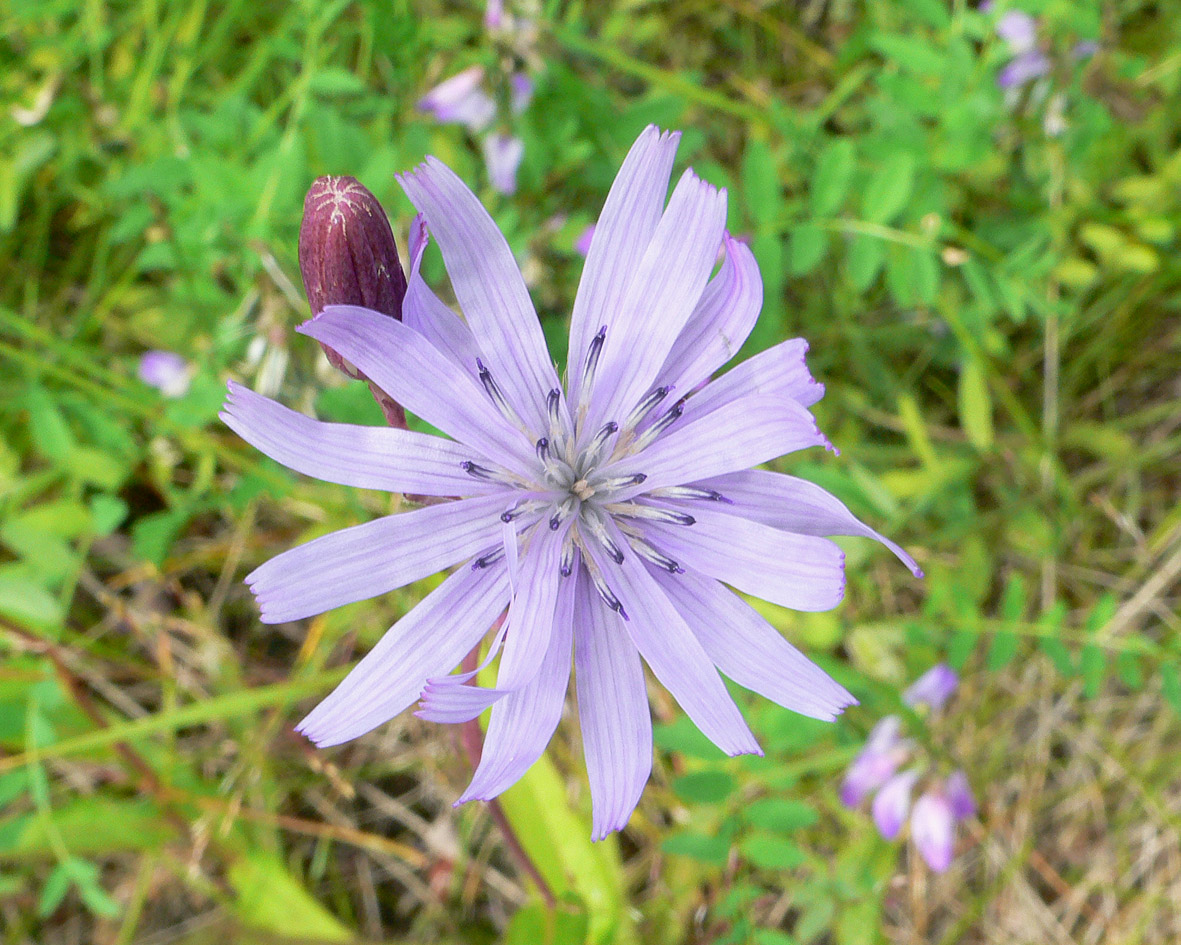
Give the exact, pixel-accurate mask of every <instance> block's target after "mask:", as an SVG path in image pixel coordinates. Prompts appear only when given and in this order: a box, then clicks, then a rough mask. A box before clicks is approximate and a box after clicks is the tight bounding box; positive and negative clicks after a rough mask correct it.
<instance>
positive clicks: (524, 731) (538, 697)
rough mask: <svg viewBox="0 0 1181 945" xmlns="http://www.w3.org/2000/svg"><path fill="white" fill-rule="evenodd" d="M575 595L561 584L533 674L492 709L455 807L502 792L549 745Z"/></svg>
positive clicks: (565, 677)
mask: <svg viewBox="0 0 1181 945" xmlns="http://www.w3.org/2000/svg"><path fill="white" fill-rule="evenodd" d="M574 592H575V588H574V582H573V581H563V582H562V584H561V590H560V592H559V594H558V602H557V606H556V608H555V611H554V618H553V624H554V627H553V633H552V634H551V636H550V639H549V646H548V647H547V649H546V653H545V659H544V660H543V661H542V664H541V668H540V670H539V672H538V673H537V675H536V676H535V677H534V678H533V679H532V680H530V682H529V684H528V685H526V686H525V687H524V688H522V689H519V690H517V691H515V692H511V693H509V694H508V695H507V696H506V697H505V698H504V699H503V700H502V701H500V702H498V703H497V704H496V705H494V706H493V707H492V717H491V718H490V719H489V720H488V733H487V734H486V735H485V736H484V751H483V754H482V755H481V758H480V764H479V766H478V767H477V768H476V773H475V775H474V776H473V777H472V782H471V784H469V785H468V787H467V790H466V791H464V792H463V795H462V796H461V797H460V798H459V800H458V801H456V804H457V805H458V804H463V803H465V802H466V801H472V800H484V801H487V800H491V799H492V798H494V797H496V796H497V795H499V794H501V793H502V792H503V791H505V790H507V789H508V788H510V787H511V786H512V785H513V784H515V783H516V782H517V780H518V779H519V778H520V777H521V776H522V775H523V774H524V773H525V772H526V771H528V770H529V768H530V767H531V766H532V765H533V763H534V762H535V761H537V759H538V758H540V757H541V755H542V753H543V752H544V751H545V746H546V745H548V744H549V740H550V738H551V737H552V736H553V734H554V730H555V729H556V728H557V727H558V721H559V719H561V717H562V706H563V705H564V704H565V701H566V687H567V685H568V684H569V681H570V649H571V642H572V640H573V633H572V628H571V622H572V620H573V613H574ZM510 639H511V634H510Z"/></svg>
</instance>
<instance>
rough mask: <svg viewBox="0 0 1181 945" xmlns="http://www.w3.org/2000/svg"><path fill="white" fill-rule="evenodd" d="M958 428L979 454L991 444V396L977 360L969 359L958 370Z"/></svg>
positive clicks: (982, 368) (986, 380) (981, 367)
mask: <svg viewBox="0 0 1181 945" xmlns="http://www.w3.org/2000/svg"><path fill="white" fill-rule="evenodd" d="M959 412H960V426H961V427H963V430H964V433H965V434H966V435H967V437H968V442H969V443H971V444H972V445H973V446H974V447H976V449H978V450H980V451H981V452H983V451H985V450H988V449H991V447H992V444H993V436H994V434H993V426H992V394H991V393H990V392H989V390H988V379H987V377H986V376H985V374H984V367H983V366H982V365H981V363H980V362H979V360H977V359H976V358H972V357H970V358H969V359H968V360H967V361H966V362H965V364H964V366H963V368H962V369H961V370H960V383H959Z"/></svg>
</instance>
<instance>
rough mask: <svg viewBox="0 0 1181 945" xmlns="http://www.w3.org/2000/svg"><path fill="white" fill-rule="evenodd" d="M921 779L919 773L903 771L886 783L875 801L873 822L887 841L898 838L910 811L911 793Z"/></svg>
mask: <svg viewBox="0 0 1181 945" xmlns="http://www.w3.org/2000/svg"><path fill="white" fill-rule="evenodd" d="M918 778H919V773H918V772H917V771H903V772H902V773H901V774H896V775H894V777H892V778H890V780H889V781H887V782H886V783H885V785H884V786H883V787H882V789H881V790H880V791H878V793H877V796H876V797H874V799H873V822H874V823H875V824H877V827H878V833H880V834H881V835H882V836H883V837H885V838H886V839H887V840H893V839H894V838H895V837H896V836H898V831H899V830H901V829H902V825H903V824H904V823H906V815H907V813H908V812H909V811H910V792H911V791H912V790H914V783H915V781H917V780H918Z"/></svg>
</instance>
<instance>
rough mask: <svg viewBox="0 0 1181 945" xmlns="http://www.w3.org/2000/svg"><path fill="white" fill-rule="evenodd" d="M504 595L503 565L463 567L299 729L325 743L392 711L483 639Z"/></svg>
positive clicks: (345, 736) (390, 633) (382, 718)
mask: <svg viewBox="0 0 1181 945" xmlns="http://www.w3.org/2000/svg"><path fill="white" fill-rule="evenodd" d="M507 602H508V580H507V578H506V577H505V574H504V569H503V568H495V569H493V568H489V569H485V570H482V571H472V570H471V569H470V568H460V569H459V570H458V571H456V572H455V573H454V574H452V575H451V576H450V577H448V578H447V580H445V581H444V582H443V583H442V584H441V585H439V587H437V588H436V589H435V590H433V591H431V593H430V594H428V595H427V596H426V597H425V598H423V599H422V601H421V602H420V603H419V604H417V605H416V606H415V607H414V609H413V610H411V611H410V612H409V613H408V614H406V616H404V617H403V618H402V619H401V620H399V621H398V622H397V623H395V624H394V625H393V626H392V627H391V628H390V629H389V630H388V631H387V632H386V634H385V636H383V637H382V638H381V640H379V641H378V643H377V645H376V646H375V647H374V648H373V649H372V650H370V651H369V653H368V654H367V655H366V656H365V658H364V659H362V660H361V662H360V663H358V664H357V665H356V667H355V668H354V669H353V671H352V672H351V673H349V674H348V676H346V677H345V678H344V680H343V681H342V682H341V683H340V685H338V686H337V687H336V689H334V690H333V691H332V693H331V694H330V695H329V696H328V697H327V698H326V699H325V700H324V701H323V702H321V703H320V704H319V705H318V706H316V708H315V709H313V710H312V711H311V713H309V715H308V716H307V718H305V719H304V720H303V721H302V722H300V723H299V725H298V726H296V730H297V731H299V732H302V733H303V734H304V735H306V736H307V737H308V738H310V739H311V740H312V741H313V742H315V743H316V744H317V745H319V746H320V747H322V748H323V747H326V746H328V745H339V744H340V743H341V742H347V741H349V740H350V739H353V738H356V737H358V736H359V735H364V734H365V733H366V732H368V731H370V730H371V729H373V728H376V727H377V726H378V725H381V724H382V723H383V722H386V721H388V720H389V719H391V718H393V717H394V716H395V715H397V714H398V713H399V712H402V711H403V710H404V709H406V708H407V707H409V706H410V704H411V703H413V702H414V700H415V699H416V698H417V697H418V694H419V691H420V690H421V689H422V685H423V682H424V681H425V680H426V679H427V678H428V677H430V676H437V675H440V674H442V673H446V672H447V671H448V670H450V669H451V668H452V667H453V666H455V664H456V663H458V662H459V661H460V660H461V659H462V658H463V657H464V655H465V654H466V653H468V652H469V651H470V650H471V649H472V647H474V646H475V645H476V643H477V642H479V640H480V638H481V637H482V636H483V635H484V634H485V633H486V632H487V631H488V627H489V626H490V625H491V623H492V621H493V620H495V619H496V616H497V614H499V613H500V612H501V611H502V610H503V609H504V605H505V604H506V603H507Z"/></svg>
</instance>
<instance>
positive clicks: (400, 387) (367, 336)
mask: <svg viewBox="0 0 1181 945" xmlns="http://www.w3.org/2000/svg"><path fill="white" fill-rule="evenodd" d="M298 330H299V331H300V332H302V333H303V334H305V335H309V336H311V337H312V338H315V339H316V340H317V341H323V342H325V343H327V344H328V345H329V346H330V347H332V348H335V349H336V350H337V351H339V352H340V353H341V354H342V355H343V356H344V357H346V358H348V359H349V361H351V362H352V363H353V364H355V365H356V366H357V367H359V368H360V369H361V370H362V371H364V372H365V374H366V376H368V377H369V378H371V379H372V380H373V382H374V383H376V384H377V385H378V387H380V388H381V389H382V390H384V391H386V392H387V393H388V394H389V395H390V396H391V397H393V398H394V399H395V400H397V401H398V402H399V403H401V404H403V405H404V406H405V407H406V408H407V409H408V410H410V411H412V412H413V413H416V414H418V416H420V417H422V418H423V419H424V420H426V421H427V422H428V423H430V424H433V425H434V426H436V427H438V428H439V429H440V430H442V431H443V432H444V433H446V434H448V435H450V436H453V437H455V438H456V439H457V440H459V441H460V442H463V443H467V444H468V445H470V446H473V447H475V448H476V449H477V450H479V451H480V452H481V453H483V454H484V455H485V456H495V457H496V459H497V461H498V462H500V464H501V465H503V466H505V467H507V468H509V469H512V470H513V471H514V472H517V473H521V474H524V475H528V474H530V473H531V471H532V468H533V443H532V441H531V440H529V439H527V438H526V436H525V434H524V433H522V432H521V431H520V430H516V429H514V428H513V427H511V426H509V425H508V423H507V422H506V421H505V419H504V418H503V417H502V416H501V414H500V413H499V411H497V410H495V409H494V408H493V407H492V406H491V405H490V404H489V403H488V399H487V396H486V395H485V393H484V391H483V390H482V389H480V388H479V387H478V386H477V385H476V381H475V380H474V378H472V377H471V376H470V375H464V374H457V373H456V371H455V369H454V367H453V366H452V365H451V363H450V362H449V361H448V360H447V358H446V357H445V356H444V355H442V354H440V353H439V352H438V351H437V350H436V349H435V347H434V345H432V344H431V343H430V342H429V341H427V340H426V339H425V338H424V337H423V336H422V335H420V334H419V333H418V332H416V331H415V330H414V329H412V328H409V327H408V326H406V325H404V324H402V323H401V322H398V321H394V319H392V318H385V317H383V316H381V315H378V314H377V313H376V312H370V311H369V310H368V309H364V308H352V307H350V306H347V305H342V306H336V305H330V306H328V308H326V309H324V311H323V312H321V313H320V314H319V315H317V316H316V317H315V318H313V319H312V320H311V321H310V322H305V323H304V324H303V325H300V327H299V329H298ZM440 391H446V392H447V396H445V397H440V396H439V392H440Z"/></svg>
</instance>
